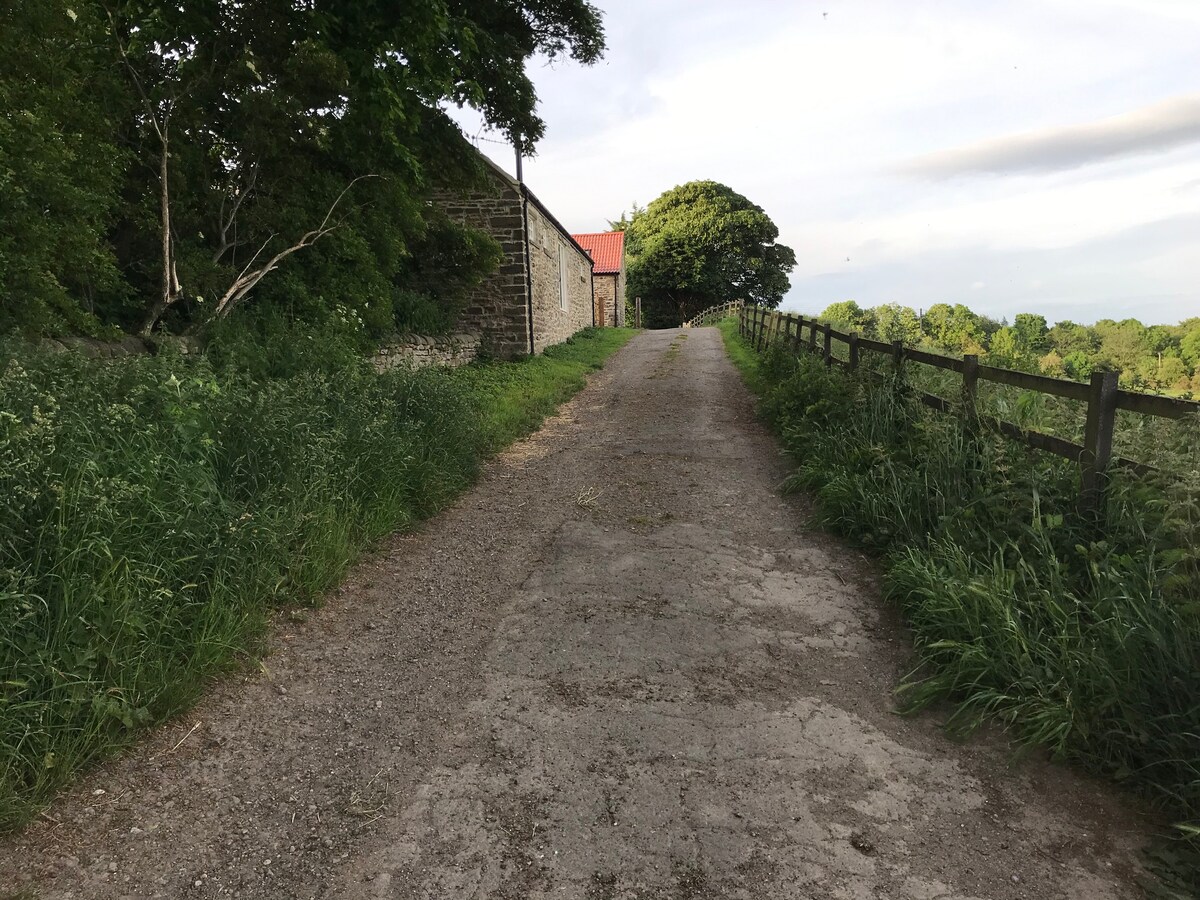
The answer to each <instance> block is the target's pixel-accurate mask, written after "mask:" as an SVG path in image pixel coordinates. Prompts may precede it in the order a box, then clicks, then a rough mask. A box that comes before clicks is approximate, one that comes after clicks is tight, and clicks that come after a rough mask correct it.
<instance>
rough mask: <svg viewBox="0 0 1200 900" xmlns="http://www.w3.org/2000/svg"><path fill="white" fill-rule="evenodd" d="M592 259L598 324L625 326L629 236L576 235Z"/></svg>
mask: <svg viewBox="0 0 1200 900" xmlns="http://www.w3.org/2000/svg"><path fill="white" fill-rule="evenodd" d="M573 237H574V238H575V242H576V243H577V244H579V245H580V246H581V247H583V249H584V250H586V251H587V252H588V254H589V255H590V256H591V257H592V264H593V268H592V275H593V278H592V285H593V287H592V293H593V296H592V302H593V303H594V304H595V305H596V324H597V325H613V326H617V327H620V326H622V325H624V324H625V232H623V231H601V232H597V233H594V234H576V235H573Z"/></svg>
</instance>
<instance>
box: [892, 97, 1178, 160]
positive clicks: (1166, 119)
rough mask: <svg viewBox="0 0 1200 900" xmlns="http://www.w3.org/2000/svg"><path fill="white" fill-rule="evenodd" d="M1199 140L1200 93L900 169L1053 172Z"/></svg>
mask: <svg viewBox="0 0 1200 900" xmlns="http://www.w3.org/2000/svg"><path fill="white" fill-rule="evenodd" d="M1194 143H1200V93H1198V94H1191V95H1189V96H1185V97H1175V98H1173V99H1170V100H1164V101H1162V102H1160V103H1153V104H1151V105H1150V106H1145V107H1143V108H1141V109H1136V110H1133V111H1132V112H1128V113H1123V114H1122V115H1118V116H1110V117H1108V118H1106V119H1101V120H1099V121H1096V122H1085V123H1083V124H1079V125H1066V126H1060V127H1054V128H1042V129H1039V130H1037V131H1028V132H1025V133H1023V134H1014V135H1005V136H1003V137H998V138H992V139H990V140H986V141H982V142H980V143H977V144H971V145H969V146H966V147H959V148H956V149H953V150H941V151H938V152H936V153H930V154H927V155H925V156H921V157H919V158H917V159H915V160H912V161H911V162H909V163H906V164H905V165H903V166H901V168H900V170H901V172H906V173H910V174H913V175H922V176H926V177H932V178H945V177H949V176H954V175H972V174H1009V173H1014V172H1052V171H1055V170H1059V169H1074V168H1078V167H1079V166H1084V165H1087V164H1089V163H1094V162H1099V161H1103V160H1106V159H1111V158H1113V157H1118V156H1129V155H1132V154H1138V153H1162V152H1165V151H1167V150H1172V149H1174V148H1175V147H1178V146H1181V145H1185V144H1194Z"/></svg>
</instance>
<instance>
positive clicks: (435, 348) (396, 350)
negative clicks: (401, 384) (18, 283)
mask: <svg viewBox="0 0 1200 900" xmlns="http://www.w3.org/2000/svg"><path fill="white" fill-rule="evenodd" d="M482 340H483V339H482V336H481V335H479V334H474V333H471V332H459V333H456V334H444V335H424V334H399V335H395V336H393V337H390V338H388V339H387V340H386V341H384V342H383V344H382V345H381V346H380V347H379V349H378V350H376V351H375V353H374V354H373V359H372V361H373V363H374V365H375V368H376V370H377V371H380V372H385V371H388V370H389V369H395V368H398V367H401V366H407V367H410V368H423V367H425V366H464V365H466V364H467V363H469V362H473V361H474V360H475V359H476V358H477V357H478V356H479V348H480V345H481V343H482ZM41 345H42V347H43V348H45V349H46V350H48V351H50V352H51V353H69V352H74V353H79V354H80V355H82V356H86V357H88V358H89V359H119V358H121V357H126V356H147V355H150V354H153V353H156V352H158V351H159V350H161V349H163V348H166V347H172V348H174V349H176V350H177V351H178V352H179V353H181V354H183V355H184V356H188V355H191V354H195V353H199V352H200V349H201V344H200V342H199V340H197V339H196V338H194V337H183V336H174V335H170V336H169V335H155V336H154V337H153V338H150V339H146V340H144V339H142V338H139V337H134V336H133V335H127V336H125V337H123V338H121V339H120V340H119V341H102V340H98V339H97V338H89V337H63V338H53V339H49V338H48V339H46V340H43V341H42V342H41Z"/></svg>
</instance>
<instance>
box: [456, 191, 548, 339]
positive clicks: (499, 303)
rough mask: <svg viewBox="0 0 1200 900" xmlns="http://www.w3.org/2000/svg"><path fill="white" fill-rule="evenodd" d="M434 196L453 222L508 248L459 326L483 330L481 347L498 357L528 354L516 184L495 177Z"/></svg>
mask: <svg viewBox="0 0 1200 900" xmlns="http://www.w3.org/2000/svg"><path fill="white" fill-rule="evenodd" d="M434 200H435V202H436V203H437V204H438V206H439V208H441V210H442V211H443V212H444V213H445V214H446V215H447V217H448V218H449V219H450V220H451V221H453V222H457V223H458V224H460V225H469V226H471V227H472V228H478V229H479V230H480V231H483V232H486V233H487V234H490V235H491V236H492V237H493V238H495V239H496V240H497V241H498V242H499V243H500V247H501V249H502V250H503V251H504V258H503V259H502V260H501V262H500V267H499V269H497V270H496V272H495V273H493V274H492V275H490V276H489V277H488V278H487V279H485V280H484V281H483V283H482V284H480V285H479V286H478V287H477V288H475V289H474V290H473V291H472V292H471V295H470V297H469V298H468V300H467V306H466V309H464V310H463V313H462V315H461V316H459V319H458V325H459V327H460V328H462V329H463V330H464V331H468V332H472V333H476V334H479V335H480V336H481V337H482V347H483V349H485V350H486V351H487V352H488V353H490V354H491V355H493V356H495V357H497V358H500V359H511V358H513V357H514V356H520V355H521V354H523V353H528V352H529V305H528V301H527V299H526V296H527V295H526V270H525V222H524V217H523V216H522V214H521V205H522V200H521V195H520V193H519V191H518V189H517V187H516V185H515V184H513V183H509V182H507V181H505V180H503V179H501V178H500V177H491V178H489V179H488V185H487V186H486V187H482V188H475V189H472V190H470V191H465V192H461V193H457V192H456V193H450V192H441V193H438V194H436V195H435V197H434Z"/></svg>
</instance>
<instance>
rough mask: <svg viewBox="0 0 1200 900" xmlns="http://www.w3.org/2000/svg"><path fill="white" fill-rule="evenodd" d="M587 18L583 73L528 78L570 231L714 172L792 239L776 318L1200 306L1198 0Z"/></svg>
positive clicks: (698, 0)
mask: <svg viewBox="0 0 1200 900" xmlns="http://www.w3.org/2000/svg"><path fill="white" fill-rule="evenodd" d="M597 5H598V6H600V7H601V8H602V9H603V10H604V12H605V26H606V30H607V36H608V45H609V50H608V53H607V55H606V58H605V59H604V60H602V61H601V62H600V63H599V64H597V65H596V66H593V67H590V68H584V67H581V66H579V65H577V64H575V63H572V62H569V61H560V62H556V63H554V64H553V65H546V64H545V63H544V62H540V61H539V62H536V63H535V64H534V66H533V76H534V80H535V83H536V85H537V88H538V94H539V97H540V100H541V105H540V112H541V115H542V116H543V118H544V119H545V120H546V123H547V134H546V137H545V138H544V139H543V141H542V142H541V144H540V145H539V147H538V155H537V157H536V158H534V159H532V160H529V161H527V162H526V165H525V180H526V182H527V183H528V184H529V186H530V188H531V189H532V190H533V192H534V193H536V194H537V195H538V197H539V198H541V200H542V201H543V202H545V203H546V205H547V206H549V207H550V209H551V210H552V211H553V212H554V213H555V215H556V216H557V217H558V218H559V219H560V220H561V221H562V222H563V223H564V224H565V225H567V227H569V228H571V229H573V230H576V231H600V230H604V229H605V228H606V222H605V220H606V219H610V218H612V219H615V218H617V217H618V216H619V215H620V213H621V211H622V210H623V209H626V208H628V207H629V206H630V205H631V203H632V201H634V200H636V201H638V202H639V203H641V204H642V205H645V204H647V203H648V202H649V201H651V200H653V199H654V198H655V197H657V196H658V195H659V194H661V193H662V192H663V191H664V190H667V189H669V188H671V187H673V186H675V185H677V184H682V183H684V182H686V181H691V180H694V179H701V178H712V179H715V180H717V181H721V182H724V183H725V184H728V185H729V186H730V187H732V188H733V189H734V190H736V191H738V192H740V193H742V194H745V195H746V196H747V197H749V198H750V199H751V200H752V201H754V202H755V203H757V204H759V205H760V206H762V207H763V208H764V209H765V210H766V211H767V213H768V214H769V215H770V216H771V217H772V218H773V219H774V220H775V222H776V224H777V225H778V226H779V229H780V232H781V235H780V240H781V241H782V242H783V243H785V244H788V245H790V246H792V247H793V248H794V249H795V250H796V256H797V259H798V263H797V266H796V269H795V271H794V272H793V273H792V289H791V292H790V293H789V294H788V296H787V298H786V299H785V300H784V304H783V305H784V307H785V308H788V309H796V310H801V311H806V312H810V313H812V312H818V311H820V310H821V309H822V308H824V307H825V306H826V305H827V304H829V303H831V302H833V301H835V300H847V299H853V300H857V301H858V302H859V303H861V304H862V305H864V306H874V305H876V304H879V303H887V302H891V301H897V302H900V303H905V304H908V305H910V306H913V307H915V308H925V307H928V306H930V305H931V304H933V303H937V302H939V301H944V302H950V303H954V302H961V303H966V304H968V305H969V306H971V307H972V308H973V309H975V310H976V311H978V312H983V313H987V314H989V315H992V316H996V317H1008V318H1009V319H1011V318H1012V316H1013V315H1014V314H1015V313H1017V312H1023V311H1032V312H1041V313H1043V314H1045V315H1046V316H1047V317H1048V318H1050V319H1051V320H1052V321H1053V320H1056V319H1064V318H1069V319H1074V320H1075V321H1079V322H1092V321H1095V320H1096V319H1098V318H1105V317H1113V318H1118V319H1119V318H1123V317H1126V316H1136V317H1138V318H1140V319H1142V320H1143V321H1145V322H1175V321H1178V320H1179V319H1181V318H1184V317H1187V316H1193V315H1200V54H1198V51H1197V48H1200V0H1005V2H1003V3H1001V2H975V0H953V2H952V0H904V2H898V0H813V2H810V0H732V2H731V0H599V2H598V3H597ZM461 120H462V121H463V123H464V128H465V129H466V130H467V131H469V132H471V133H474V132H475V130H476V128H475V126H474V124H473V123H472V121H471V118H470V117H469V116H463V117H461ZM485 134H486V133H485ZM490 137H491V138H493V139H494V138H495V137H497V136H496V135H490ZM480 148H481V149H482V150H484V151H485V152H487V153H489V155H491V156H492V157H493V158H494V159H496V160H497V162H499V163H501V164H502V165H504V166H505V167H506V168H507V169H509V170H510V171H511V170H512V168H513V158H512V153H511V151H510V150H508V148H506V147H504V146H501V145H497V144H493V143H488V142H481V143H480Z"/></svg>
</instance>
